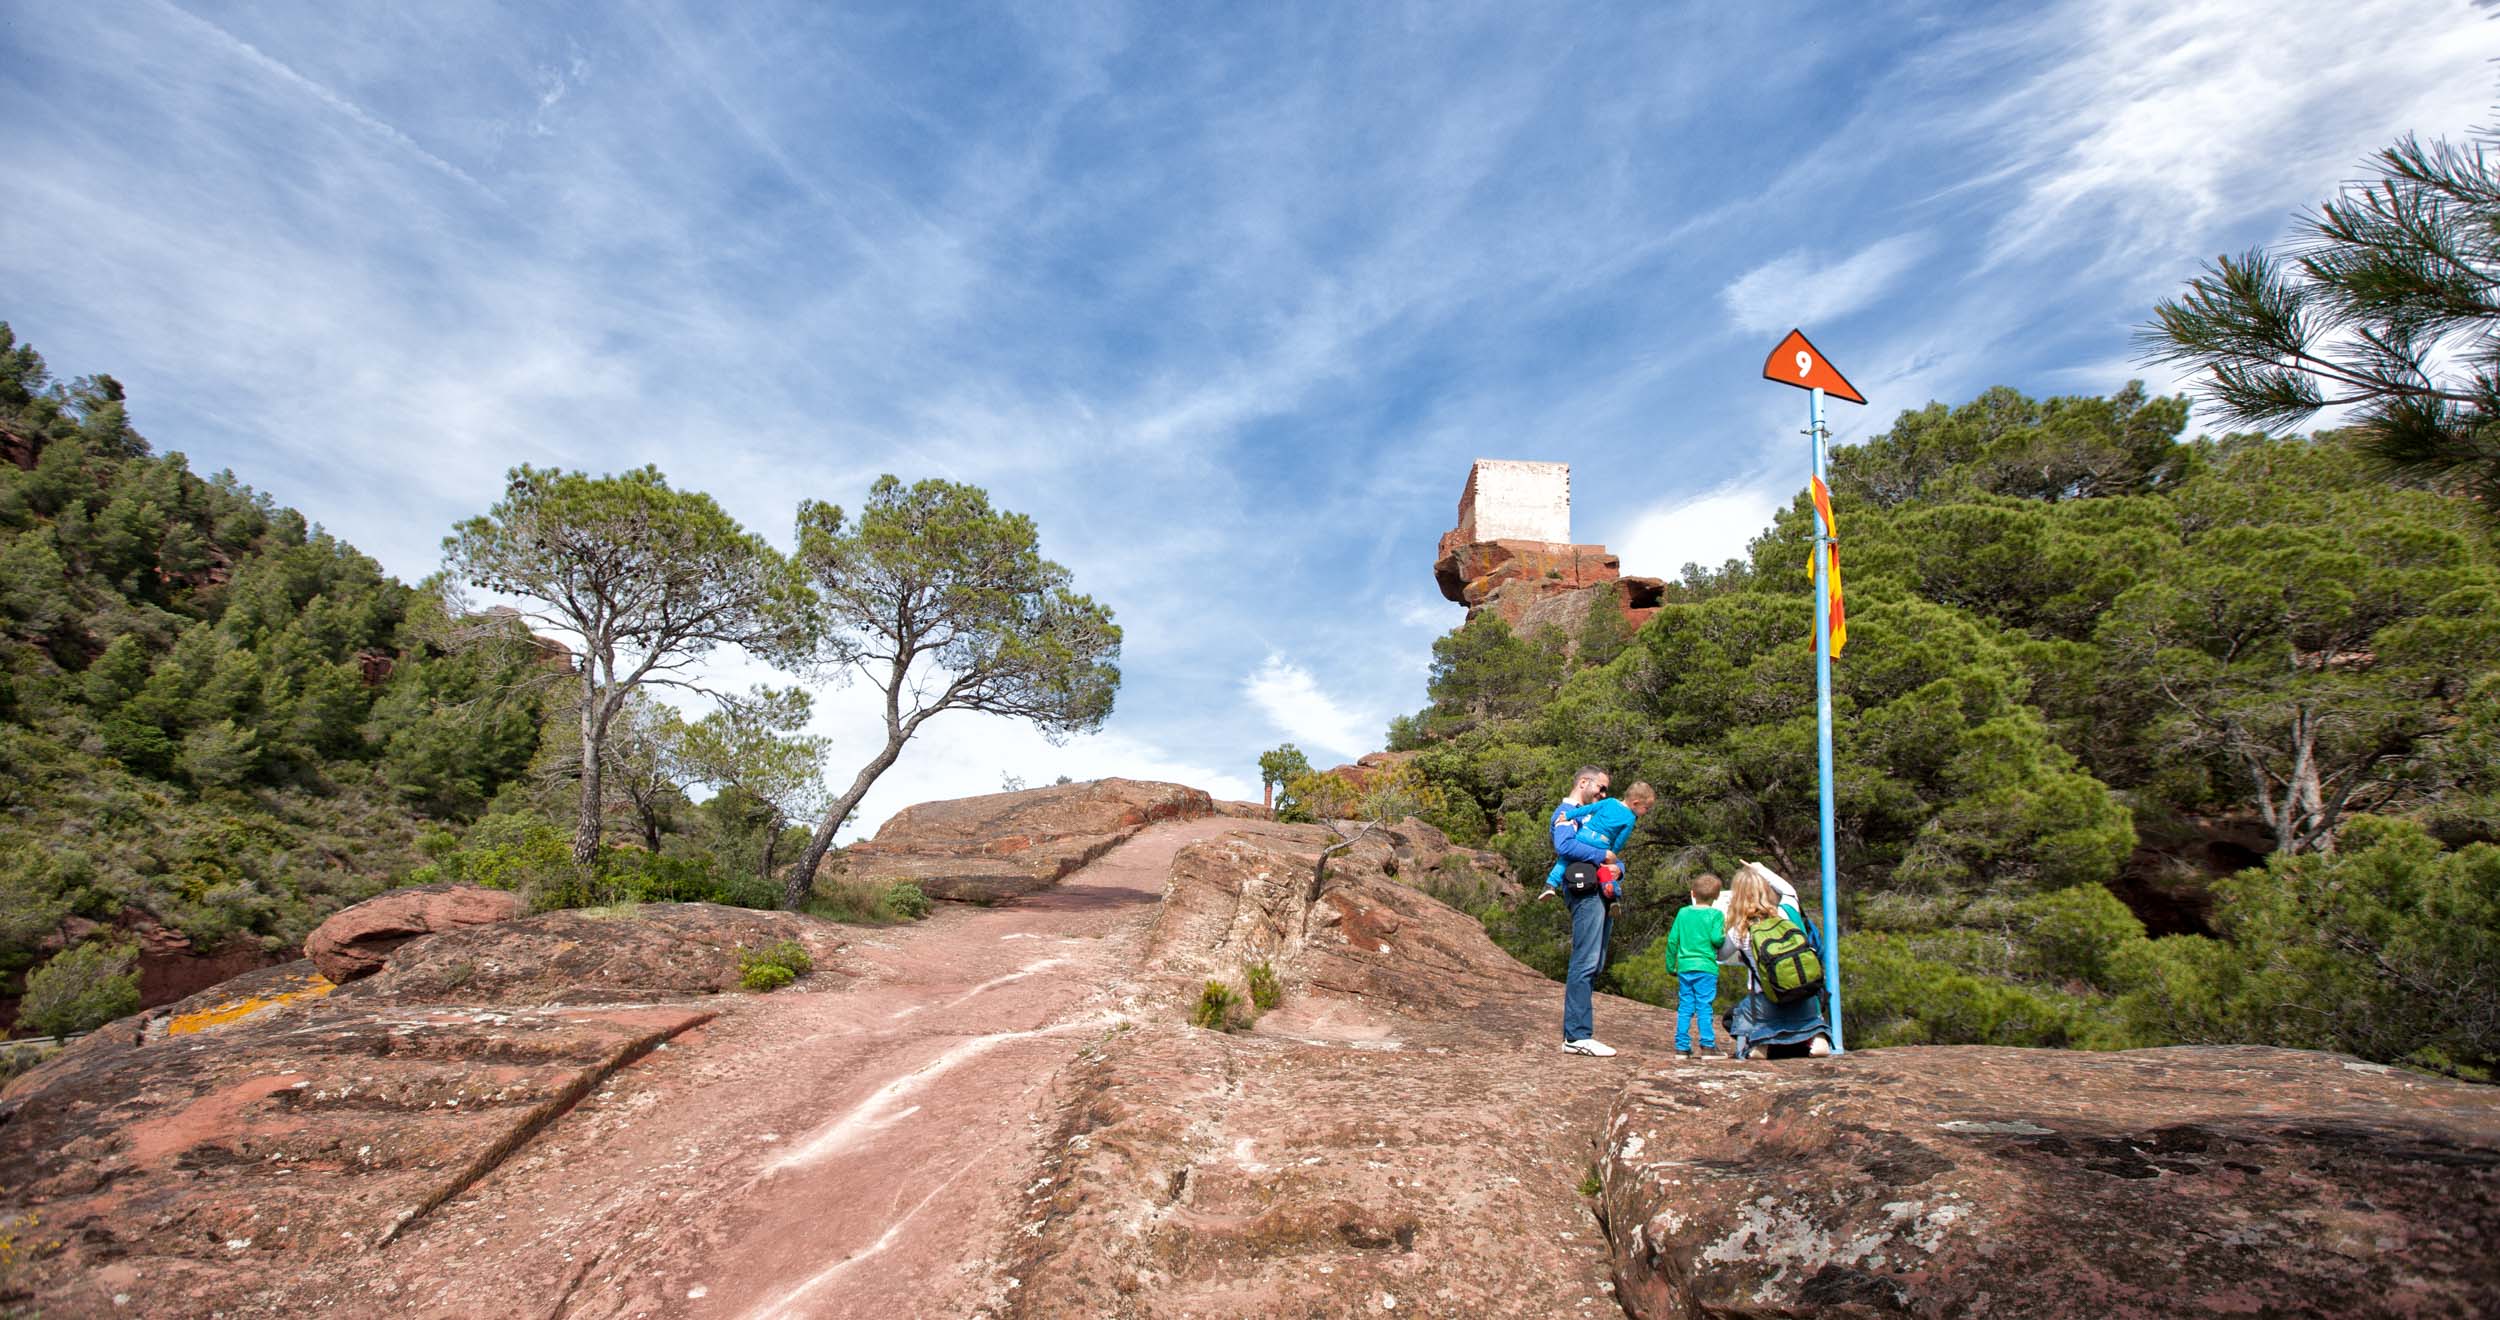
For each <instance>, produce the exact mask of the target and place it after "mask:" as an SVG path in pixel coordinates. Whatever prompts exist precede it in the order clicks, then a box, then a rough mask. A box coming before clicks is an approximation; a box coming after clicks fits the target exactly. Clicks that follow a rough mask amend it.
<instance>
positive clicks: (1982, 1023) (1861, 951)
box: [1840, 935, 2137, 1049]
mask: <svg viewBox="0 0 2500 1320" xmlns="http://www.w3.org/2000/svg"><path fill="white" fill-rule="evenodd" d="M1840 967H1841V986H1842V996H1843V1004H1844V1007H1845V1011H1846V1013H1847V1018H1846V1021H1845V1023H1844V1025H1845V1026H1846V1028H1847V1030H1848V1033H1849V1036H1848V1038H1849V1041H1850V1043H1851V1044H1853V1045H1867V1046H1881V1045H2048V1046H2064V1047H2068V1048H2077V1049H2119V1048H2124V1047H2126V1046H2128V1045H2132V1044H2135V1043H2137V1042H2136V1041H2135V1040H2134V1039H2133V1038H2132V1037H2131V1035H2130V1034H2129V1033H2128V1032H2127V1031H2126V1030H2125V1029H2124V1028H2122V1027H2121V1026H2120V1024H2119V1019H2118V1015H2117V1013H2116V1012H2115V1011H2114V1005H2112V1004H2110V1003H2109V1001H2107V1000H2106V999H2101V998H2098V997H2087V996H2082V995H2073V994H2067V993H2064V992H2061V991H2057V990H2050V989H2045V988H2042V987H2038V986H2028V985H2020V984H2016V983H2012V982H2007V981H2000V980H1997V979H1995V978H1993V977H1987V976H1978V975H1973V974H1971V973H1969V972H1966V971H1963V970H1961V969H1960V968H1958V967H1955V966H1953V965H1951V964H1949V963H1943V962H1938V961H1936V960H1934V959H1932V958H1923V957H1920V956H1919V955H1918V954H1917V953H1916V952H1914V951H1913V948H1912V946H1911V944H1910V942H1909V941H1908V940H1906V939H1904V938H1903V937H1900V936H1894V935H1844V936H1843V937H1842V938H1841V957H1840Z"/></svg>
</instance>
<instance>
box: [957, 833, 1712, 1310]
mask: <svg viewBox="0 0 2500 1320" xmlns="http://www.w3.org/2000/svg"><path fill="white" fill-rule="evenodd" d="M1329 837H1330V836H1329V835H1328V834H1327V833H1326V832H1325V831H1324V830H1321V829H1319V828H1318V827H1315V826H1283V825H1268V826H1255V825H1245V826H1242V827H1239V828H1237V829H1236V830H1234V831H1232V832H1231V833H1229V834H1227V835H1226V836H1224V837H1222V838H1220V839H1216V840H1213V841H1209V842H1204V843H1198V844H1193V845H1191V846H1189V847H1187V848H1184V849H1182V850H1181V852H1180V853H1179V854H1178V856H1177V857H1176V858H1175V859H1174V862H1173V866H1172V881H1171V887H1170V889H1169V890H1168V891H1167V893H1166V897H1165V899H1164V905H1163V909H1162V911H1161V912H1160V913H1158V914H1157V918H1156V922H1155V926H1154V929H1153V931H1152V933H1151V935H1150V936H1149V942H1148V946H1147V952H1146V967H1145V974H1146V975H1147V977H1148V978H1149V984H1151V985H1153V986H1155V987H1157V995H1156V1000H1155V1004H1156V1007H1155V1008H1154V1009H1153V1010H1152V1011H1150V1012H1147V1013H1142V1014H1141V1015H1140V1016H1141V1022H1140V1025H1139V1026H1138V1027H1137V1028H1136V1029H1135V1030H1132V1031H1127V1032H1123V1033H1121V1034H1119V1035H1116V1036H1114V1037H1112V1038H1111V1039H1110V1040H1108V1041H1106V1042H1105V1043H1104V1044H1103V1045H1102V1046H1101V1047H1100V1048H1098V1049H1096V1050H1093V1051H1090V1052H1089V1053H1088V1054H1087V1056H1086V1057H1085V1058H1083V1059H1081V1060H1080V1061H1079V1062H1078V1063H1077V1065H1076V1066H1075V1067H1074V1068H1073V1069H1072V1070H1071V1071H1070V1073H1069V1074H1068V1075H1067V1076H1066V1077H1065V1078H1064V1080H1063V1083H1062V1086H1061V1088H1060V1103H1059V1105H1058V1110H1057V1120H1056V1127H1055V1129H1054V1131H1053V1133H1052V1138H1051V1140H1050V1141H1049V1142H1048V1143H1047V1149H1048V1150H1049V1151H1050V1152H1051V1154H1050V1155H1049V1157H1048V1158H1047V1160H1046V1162H1045V1163H1044V1165H1043V1167H1042V1168H1041V1169H1040V1170H1039V1171H1038V1173H1037V1174H1036V1175H1035V1176H1034V1177H1033V1179H1032V1183H1033V1184H1034V1185H1033V1186H1032V1188H1031V1190H1030V1191H1029V1192H1028V1193H1027V1196H1026V1203H1025V1204H1024V1205H1023V1206H1022V1207H1021V1208H1020V1210H1019V1211H1018V1212H1017V1214H1016V1216H1015V1218H1016V1220H1017V1221H1018V1222H1019V1223H1021V1224H1022V1225H1024V1226H1025V1227H1024V1229H1023V1231H1022V1232H1020V1233H1018V1234H1015V1235H1012V1236H1011V1237H1010V1238H1009V1239H1008V1241H1009V1242H1010V1243H1011V1244H1012V1248H1011V1249H1012V1250H1013V1252H1014V1254H1013V1255H1012V1256H1011V1257H1010V1258H1009V1260H1008V1264H1007V1267H1006V1268H1007V1272H1008V1273H1009V1274H1010V1275H1012V1276H1013V1277H1014V1278H1016V1279H1017V1280H1018V1286H1017V1288H1016V1289H1015V1290H1014V1292H1013V1293H1012V1294H1011V1295H1010V1301H1009V1304H1008V1305H1007V1306H1006V1307H1005V1308H1004V1309H1005V1312H1006V1313H1007V1314H1009V1315H1014V1316H1032V1317H1047V1316H1061V1315H1147V1314H1152V1315H1176V1316H1178V1315H1233V1314H1258V1315H1276V1316H1286V1315H1291V1316H1356V1315H1366V1316H1378V1315H1384V1314H1400V1315H1404V1314H1414V1315H1435V1316H1469V1317H1477V1316H1536V1317H1547V1316H1572V1315H1586V1316H1599V1315H1605V1314H1609V1313H1611V1311H1612V1310H1613V1303H1612V1301H1611V1300H1610V1298H1609V1296H1608V1291H1609V1289H1610V1287H1611V1285H1610V1284H1609V1282H1608V1279H1607V1268H1608V1267H1607V1262H1606V1261H1605V1260H1604V1259H1603V1257H1602V1254H1601V1248H1602V1244H1603V1235H1602V1232H1601V1230H1600V1227H1599V1225H1598V1223H1597V1221H1596V1219H1595V1218H1594V1216H1593V1215H1592V1213H1591V1211H1590V1206H1589V1203H1588V1202H1587V1201H1586V1200H1585V1199H1584V1198H1582V1197H1580V1196H1579V1195H1578V1194H1577V1192H1576V1187H1577V1184H1578V1183H1579V1181H1580V1179H1581V1178H1582V1176H1584V1175H1585V1173H1586V1172H1587V1168H1588V1160H1589V1155H1590V1153H1591V1149H1592V1147H1591V1140H1590V1139H1591V1136H1592V1135H1593V1133H1594V1131H1595V1129H1596V1124H1597V1121H1598V1118H1599V1116H1600V1115H1601V1114H1602V1113H1603V1111H1604V1107H1605V1104H1606V1101H1607V1098H1608V1097H1609V1096H1610V1095H1611V1094H1612V1093H1613V1091H1614V1090H1615V1088H1616V1087H1617V1085H1618V1084H1619V1083H1620V1081H1621V1080H1622V1078H1623V1077H1624V1076H1625V1074H1626V1071H1627V1065H1625V1064H1623V1063H1619V1062H1616V1061H1611V1060H1596V1059H1566V1058H1564V1057H1563V1056H1562V1055H1561V1054H1560V1053H1559V1052H1558V1046H1559V1044H1560V1038H1559V1034H1558V1031H1559V1026H1560V1020H1559V1019H1560V1013H1561V1004H1562V999H1561V991H1560V988H1559V987H1557V986H1556V985H1555V984H1554V983H1553V982H1550V981H1547V980H1545V979H1544V978H1543V977H1541V976H1538V975H1536V974H1535V973H1534V972H1531V971H1529V970H1528V969H1527V968H1525V967H1522V966H1520V965H1519V964H1518V963H1517V962H1515V961H1513V960H1512V959H1511V958H1510V957H1509V956H1508V955H1506V954H1504V953H1503V952H1502V951H1501V950H1500V949H1498V948H1496V947H1495V946H1494V945H1493V943H1492V942H1491V941H1490V940H1489V939H1487V938H1486V937H1485V934H1484V931H1483V928H1482V927H1481V925H1479V924H1478V923H1477V922H1476V921H1474V920H1473V919H1472V918H1469V917H1468V916H1466V915H1465V914H1464V913H1460V912H1457V911H1454V910H1452V909H1450V908H1448V907H1445V906H1443V905H1441V904H1439V903H1436V902H1434V901H1433V900H1431V899H1429V898H1427V897H1425V896H1423V895H1422V894H1420V893H1417V892H1416V891H1414V890H1413V889H1410V888H1408V887H1406V886H1405V885H1403V884H1400V883H1397V882H1396V881H1395V880H1392V879H1391V878H1390V876H1389V875H1388V873H1387V868H1388V867H1389V866H1391V865H1393V864H1397V863H1398V857H1397V852H1396V850H1395V848H1394V847H1392V846H1390V845H1388V844H1386V843H1383V842H1380V841H1373V842H1372V843H1369V844H1367V845H1365V846H1364V847H1362V848H1360V849H1358V850H1356V852H1355V853H1353V854H1350V855H1348V856H1346V857H1344V858H1341V859H1340V860H1339V861H1338V862H1336V863H1335V864H1332V866H1331V867H1330V869H1329V879H1328V883H1327V885H1326V887H1325V888H1324V889H1323V890H1322V892H1321V896H1320V898H1319V900H1318V901H1317V903H1315V904H1314V903H1312V902H1310V901H1309V900H1308V897H1307V895H1308V892H1309V891H1308V885H1309V881H1310V877H1311V860H1312V858H1313V856H1314V855H1315V854H1316V852H1317V850H1318V849H1319V848H1320V847H1321V846H1322V845H1323V844H1324V843H1325V842H1326V841H1327V840H1328V839H1329ZM1401 878H1402V877H1401ZM1254 962H1265V963H1267V964H1269V965H1270V966H1271V967H1272V968H1273V969H1274V970H1275V972H1276V973H1277V975H1278V977H1279V978H1280V979H1281V981H1282V982H1283V985H1284V1001H1283V1003H1282V1004H1281V1006H1279V1007H1278V1008H1277V1009H1275V1010H1273V1011H1271V1012H1269V1013H1267V1014H1265V1015H1263V1016H1261V1017H1260V1018H1259V1020H1258V1022H1257V1024H1256V1025H1255V1026H1254V1027H1253V1028H1252V1029H1251V1030H1249V1031H1248V1032H1245V1033H1240V1034H1226V1033H1221V1032H1212V1031H1205V1030H1200V1029H1197V1028H1194V1027H1191V1026H1187V1025H1185V1023H1186V1021H1187V1017H1186V1009H1187V1007H1188V1004H1189V1002H1190V1001H1191V1000H1192V999H1193V998H1194V997H1195V996H1196V994H1197V993H1198V990H1199V988H1200V987H1201V986H1202V985H1203V983H1204V982H1205V981H1206V980H1207V979H1209V978H1211V977H1212V978H1216V979H1221V980H1225V981H1228V982H1230V983H1232V984H1233V985H1234V986H1235V987H1236V988H1240V986H1241V984H1242V975H1243V969H1244V968H1245V967H1246V966H1247V965H1249V964H1250V963H1254ZM1598 1021H1599V1025H1600V1027H1601V1030H1603V1031H1604V1034H1605V1035H1606V1036H1607V1038H1608V1039H1610V1040H1613V1041H1615V1043H1617V1044H1618V1045H1622V1046H1625V1047H1627V1048H1628V1049H1632V1050H1647V1051H1651V1052H1663V1051H1664V1050H1665V1049H1666V1048H1667V1047H1668V1034H1669V1033H1670V1032H1671V1031H1672V1026H1673V1023H1672V1019H1671V1017H1669V1015H1666V1014H1663V1013H1661V1012H1660V1011H1659V1010H1656V1009H1652V1008H1648V1007H1647V1006H1644V1005H1634V1004H1629V1003H1626V1002H1624V1001H1620V1000H1615V999H1612V998H1607V999H1604V1000H1602V1001H1601V1003H1600V1006H1599V1008H1598ZM1653 1057H1654V1053H1653Z"/></svg>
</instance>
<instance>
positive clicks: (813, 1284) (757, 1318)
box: [747, 1165, 972, 1320]
mask: <svg viewBox="0 0 2500 1320" xmlns="http://www.w3.org/2000/svg"><path fill="white" fill-rule="evenodd" d="M970 1167H972V1166H971V1165H966V1166H965V1168H970ZM962 1176H963V1169H957V1170H956V1171H955V1172H953V1173H950V1174H948V1175H946V1178H945V1180H944V1181H942V1182H940V1183H939V1184H938V1185H937V1186H935V1187H932V1188H930V1189H929V1193H928V1195H926V1196H923V1197H921V1198H920V1200H919V1201H918V1202H917V1203H915V1204H914V1205H913V1206H912V1208H911V1209H909V1210H906V1211H904V1212H903V1217H902V1218H900V1219H897V1220H895V1221H894V1222H893V1223H891V1224H888V1225H886V1229H885V1231H884V1232H882V1233H879V1234H878V1235H877V1240H876V1241H874V1242H871V1243H869V1244H868V1246H867V1247H866V1248H865V1249H863V1250H860V1251H856V1252H853V1253H851V1254H850V1255H848V1256H845V1257H843V1258H842V1259H840V1260H838V1261H835V1262H834V1263H833V1264H831V1265H828V1266H826V1267H825V1268H823V1269H821V1270H818V1271H816V1273H814V1274H812V1275H810V1276H808V1278H807V1281H806V1282H804V1283H801V1284H800V1285H799V1286H797V1287H795V1288H792V1289H791V1290H790V1291H788V1292H786V1293H783V1294H782V1295H780V1296H779V1297H776V1298H774V1299H772V1300H771V1301H769V1302H766V1303H764V1304H763V1305H762V1306H759V1307H756V1308H755V1309H754V1310H752V1311H749V1312H747V1316H748V1320H777V1318H778V1317H780V1316H785V1315H791V1314H794V1312H793V1311H792V1310H791V1309H790V1308H792V1307H794V1306H796V1305H798V1303H799V1299H800V1298H802V1297H805V1296H807V1295H808V1294H809V1293H811V1292H814V1291H816V1290H817V1289H818V1288H821V1287H823V1286H824V1285H826V1284H828V1283H831V1282H833V1281H834V1280H835V1279H838V1278H840V1277H841V1276H842V1274H843V1272H844V1271H845V1270H848V1269H850V1268H851V1267H852V1266H853V1265H857V1264H859V1263H860V1262H861V1261H864V1260H867V1259H868V1258H869V1257H871V1256H874V1255H876V1254H878V1253H879V1252H882V1251H884V1250H885V1249H886V1248H888V1247H891V1246H893V1245H894V1239H896V1238H898V1237H900V1236H902V1234H903V1226H904V1225H905V1224H908V1223H910V1222H911V1221H912V1216H914V1215H917V1214H919V1213H920V1212H921V1211H922V1210H924V1209H926V1208H927V1207H928V1204H929V1203H930V1202H931V1201H934V1200H936V1199H938V1194H939V1193H941V1192H943V1191H945V1190H946V1189H947V1188H948V1187H950V1186H953V1185H954V1182H955V1180H956V1179H957V1178H960V1177H962Z"/></svg>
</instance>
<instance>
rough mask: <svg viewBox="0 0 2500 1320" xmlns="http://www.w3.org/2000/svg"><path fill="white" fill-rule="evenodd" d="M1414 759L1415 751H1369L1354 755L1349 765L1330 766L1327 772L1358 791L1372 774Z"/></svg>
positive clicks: (1368, 780)
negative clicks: (1357, 755) (1362, 754)
mask: <svg viewBox="0 0 2500 1320" xmlns="http://www.w3.org/2000/svg"><path fill="white" fill-rule="evenodd" d="M1414 759H1415V753H1413V752H1371V753H1369V754H1366V755H1364V756H1359V757H1356V758H1355V759H1354V761H1353V763H1351V764H1349V765H1340V766H1332V767H1330V768H1329V770H1328V771H1327V773H1329V774H1332V775H1335V776H1336V777H1337V778H1339V779H1342V780H1344V781H1345V782H1346V785H1347V787H1349V788H1352V789H1354V790H1355V791H1357V792H1360V791H1362V789H1363V788H1364V786H1366V785H1368V784H1369V783H1370V782H1371V778H1372V776H1373V775H1375V774H1378V773H1379V772H1381V771H1383V770H1386V769H1389V768H1390V767H1392V766H1400V765H1404V764H1406V763H1407V762H1409V761H1412V760H1414Z"/></svg>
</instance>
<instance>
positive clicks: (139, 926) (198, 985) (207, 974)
mask: <svg viewBox="0 0 2500 1320" xmlns="http://www.w3.org/2000/svg"><path fill="white" fill-rule="evenodd" d="M99 934H102V935H104V936H105V937H106V938H109V939H114V940H117V941H121V942H124V943H127V944H131V945H135V946H136V948H135V952H136V954H137V957H136V958H134V959H133V960H132V963H131V967H132V970H134V971H136V972H138V974H139V1003H140V1006H141V1007H143V1008H153V1007H156V1006H157V1005H160V1004H170V1003H173V1002H174V1001H175V1000H178V999H181V998H183V997H185V996H187V995H193V994H197V993H198V992H200V991H202V990H205V989H207V988H209V987H210V986H213V985H216V984H218V983H219V982H221V981H224V980H226V979H227V978H229V977H233V976H240V975H242V974H243V973H245V972H250V971H255V970H257V969H259V968H263V967H267V966H270V965H271V964H272V963H275V962H277V961H278V960H280V959H282V958H284V957H285V955H284V954H282V953H271V952H270V951H268V950H267V949H264V948H263V947H261V943H260V941H259V940H257V939H255V938H253V937H251V936H249V935H235V936H230V937H228V938H227V939H224V940H221V941H219V942H217V943H216V944H214V945H211V946H210V947H208V948H201V947H200V946H199V944H198V943H197V942H196V941H194V940H193V939H192V938H191V937H190V936H188V935H185V934H183V933H182V932H181V931H178V930H175V929H174V928H173V927H171V926H167V925H165V924H163V923H161V922H159V921H157V920H156V919H155V918H154V917H151V916H149V915H148V914H147V913H145V912H142V911H140V910H139V909H137V908H124V909H122V911H121V914H120V915H119V917H117V918H116V919H115V920H113V921H111V922H109V923H108V922H101V921H94V920H90V919H89V918H86V917H77V916H73V917H69V918H67V919H65V920H63V921H62V922H61V924H60V926H59V928H58V929H56V930H55V931H53V933H52V934H51V935H50V936H49V937H48V938H46V939H45V940H44V941H43V942H42V944H41V945H40V948H41V951H42V954H43V956H45V957H50V956H51V955H53V954H55V953H58V952H60V951H61V950H63V949H65V948H68V947H69V946H70V945H73V944H77V943H81V942H83V941H86V940H89V939H93V938H96V937H97V936H98V935H99ZM18 1003H19V999H18V997H17V996H16V995H6V996H0V1030H7V1029H9V1028H12V1027H14V1026H16V1024H17V1009H18Z"/></svg>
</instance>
